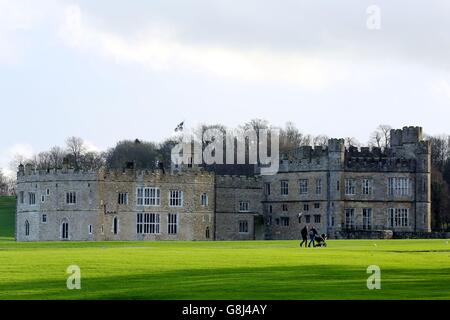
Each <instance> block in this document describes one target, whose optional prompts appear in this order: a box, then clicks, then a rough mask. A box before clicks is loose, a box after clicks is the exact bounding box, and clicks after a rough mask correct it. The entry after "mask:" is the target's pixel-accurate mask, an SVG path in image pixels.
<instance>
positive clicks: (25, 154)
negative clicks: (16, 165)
mask: <svg viewBox="0 0 450 320" xmlns="http://www.w3.org/2000/svg"><path fill="white" fill-rule="evenodd" d="M33 155H34V150H33V147H32V146H31V145H29V144H26V143H17V144H14V145H12V146H10V147H9V148H6V149H5V150H4V152H2V153H0V168H1V169H2V170H3V172H4V173H5V174H6V175H7V176H9V177H14V176H15V170H13V168H12V167H11V162H12V161H13V160H14V159H15V158H22V159H30V158H32V157H33Z"/></svg>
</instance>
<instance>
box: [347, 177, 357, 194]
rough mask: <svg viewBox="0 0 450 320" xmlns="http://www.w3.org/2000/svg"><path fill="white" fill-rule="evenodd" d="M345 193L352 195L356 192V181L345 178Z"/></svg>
mask: <svg viewBox="0 0 450 320" xmlns="http://www.w3.org/2000/svg"><path fill="white" fill-rule="evenodd" d="M345 194H346V195H348V196H352V195H355V194H356V181H355V179H345Z"/></svg>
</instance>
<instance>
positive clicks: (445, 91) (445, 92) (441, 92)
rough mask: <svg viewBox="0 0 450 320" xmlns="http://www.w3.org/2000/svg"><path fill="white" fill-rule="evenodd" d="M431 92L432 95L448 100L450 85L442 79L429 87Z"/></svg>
mask: <svg viewBox="0 0 450 320" xmlns="http://www.w3.org/2000/svg"><path fill="white" fill-rule="evenodd" d="M431 88H432V91H433V93H434V94H436V95H438V96H441V97H442V96H444V97H446V98H448V99H450V83H449V82H448V81H446V80H444V79H441V80H439V81H435V82H434V83H433V84H432V85H431Z"/></svg>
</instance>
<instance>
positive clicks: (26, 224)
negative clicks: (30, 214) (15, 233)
mask: <svg viewBox="0 0 450 320" xmlns="http://www.w3.org/2000/svg"><path fill="white" fill-rule="evenodd" d="M25 235H26V236H29V235H30V223H29V222H28V220H25Z"/></svg>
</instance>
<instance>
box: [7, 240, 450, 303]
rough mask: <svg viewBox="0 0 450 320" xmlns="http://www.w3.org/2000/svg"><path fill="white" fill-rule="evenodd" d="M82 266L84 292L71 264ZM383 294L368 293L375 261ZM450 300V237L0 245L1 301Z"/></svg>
mask: <svg viewBox="0 0 450 320" xmlns="http://www.w3.org/2000/svg"><path fill="white" fill-rule="evenodd" d="M73 264H75V265H78V266H79V267H80V268H81V276H82V280H81V286H82V288H81V290H68V289H66V278H67V275H66V273H65V272H66V268H67V267H68V266H69V265H73ZM373 264H375V265H378V266H379V267H380V268H381V278H382V280H381V290H368V289H367V287H366V280H367V277H368V276H369V275H368V274H367V273H366V268H367V267H368V266H369V265H373ZM431 298H433V299H449V298H450V246H449V244H448V242H447V241H446V240H391V241H389V240H388V241H379V240H377V241H365V240H340V241H338V240H335V241H329V247H328V248H308V249H306V248H299V247H298V242H296V241H250V242H64V243H63V242H53V243H15V242H14V241H12V240H11V241H6V240H3V241H0V299H431Z"/></svg>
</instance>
